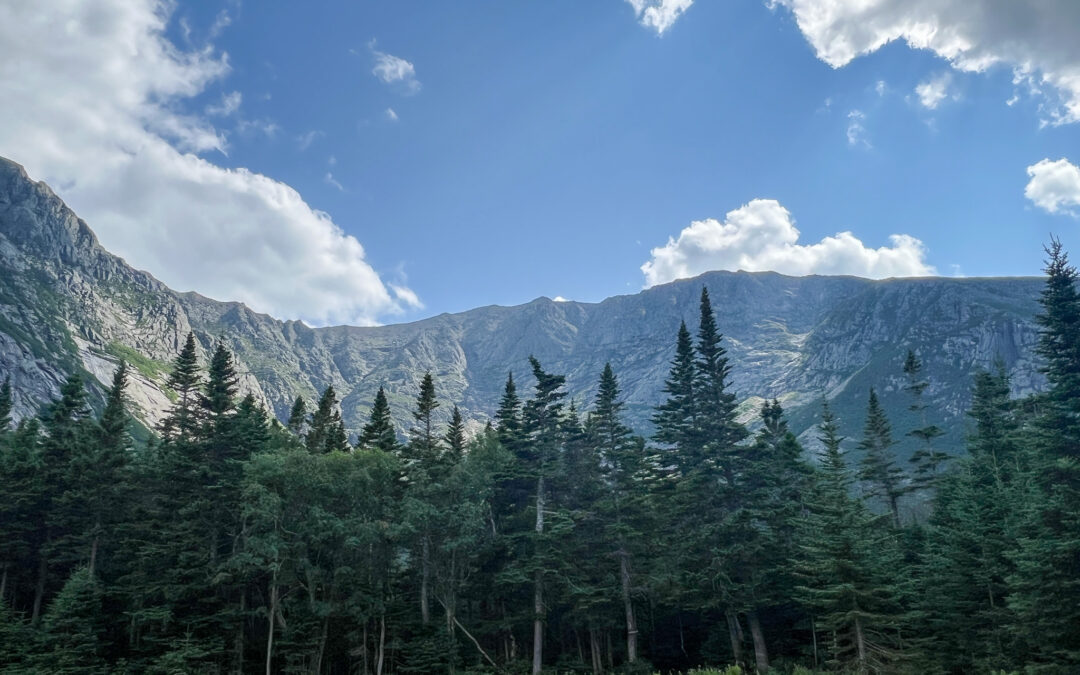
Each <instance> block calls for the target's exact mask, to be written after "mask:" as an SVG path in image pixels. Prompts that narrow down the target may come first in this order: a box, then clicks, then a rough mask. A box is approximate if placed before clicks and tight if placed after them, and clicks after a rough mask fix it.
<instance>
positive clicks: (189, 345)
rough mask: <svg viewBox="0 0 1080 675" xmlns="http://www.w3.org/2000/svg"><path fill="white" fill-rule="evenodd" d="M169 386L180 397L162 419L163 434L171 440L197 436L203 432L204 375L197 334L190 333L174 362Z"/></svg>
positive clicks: (185, 439) (186, 439) (167, 384)
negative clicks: (201, 427)
mask: <svg viewBox="0 0 1080 675" xmlns="http://www.w3.org/2000/svg"><path fill="white" fill-rule="evenodd" d="M166 386H167V387H168V388H169V389H170V390H171V391H172V392H173V393H174V394H175V395H176V399H175V401H174V402H173V405H172V409H171V410H170V411H169V413H168V414H167V415H166V416H165V418H164V419H163V420H162V422H161V433H162V435H163V436H164V437H165V438H166V439H167V440H178V441H189V440H192V439H194V438H195V437H196V436H197V435H198V433H199V425H200V422H201V418H202V415H201V410H202V395H201V392H200V387H201V377H200V375H199V358H198V354H197V353H196V348H195V334H194V333H188V335H187V339H186V340H185V341H184V348H183V349H181V350H180V354H179V355H178V356H177V357H176V360H175V361H174V362H173V369H172V372H171V373H170V374H169V379H168V381H167V382H166Z"/></svg>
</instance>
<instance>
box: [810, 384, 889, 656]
mask: <svg viewBox="0 0 1080 675" xmlns="http://www.w3.org/2000/svg"><path fill="white" fill-rule="evenodd" d="M819 429H820V431H821V436H820V437H819V440H820V441H821V443H822V445H823V446H824V449H823V451H822V454H821V463H820V467H819V469H818V472H817V476H816V478H815V487H814V491H813V494H812V496H811V499H810V500H809V501H808V503H807V513H806V514H805V515H804V516H802V517H801V518H800V520H799V529H798V532H799V536H798V542H799V554H798V557H797V559H796V560H797V562H796V566H795V571H796V574H797V576H798V578H799V580H800V582H801V583H799V584H798V585H797V586H796V588H795V590H796V593H797V597H798V598H799V600H800V602H802V603H803V605H804V606H805V607H806V608H807V609H808V610H809V611H810V613H811V615H812V616H813V617H814V623H813V626H814V632H815V644H817V637H816V635H817V633H818V631H821V632H822V633H823V637H826V638H827V641H826V642H825V645H824V646H825V648H826V649H827V651H828V653H829V659H828V660H829V662H830V665H832V666H834V667H837V668H840V669H844V670H846V669H847V668H849V667H851V668H853V669H854V670H855V671H856V672H860V673H866V672H871V671H878V670H880V669H881V666H882V665H883V663H882V662H883V658H884V657H885V656H887V654H888V652H889V651H890V650H889V648H888V640H889V637H888V634H889V633H890V632H891V629H892V628H893V627H894V626H895V624H893V623H892V622H891V621H890V619H889V617H888V615H887V614H886V613H885V612H883V609H884V608H887V607H888V605H889V601H890V597H889V590H888V584H887V583H886V582H885V581H884V579H883V574H882V573H881V569H880V560H881V559H880V557H879V556H880V550H881V544H882V541H883V538H882V536H881V534H880V530H881V528H880V527H879V526H878V525H877V523H878V521H879V520H880V519H879V518H875V517H874V516H872V515H871V514H870V513H868V512H867V511H866V509H865V507H864V506H863V505H862V503H860V502H859V501H857V500H855V499H852V498H851V496H850V494H849V490H850V487H851V477H850V475H849V473H848V469H847V465H846V463H845V461H844V457H843V454H842V453H841V450H840V444H841V442H842V441H843V439H842V438H841V437H840V435H839V426H838V424H837V422H836V418H835V417H834V416H833V414H832V412H831V411H830V410H829V407H828V405H827V404H826V405H825V406H824V409H823V412H822V421H821V425H820V427H819Z"/></svg>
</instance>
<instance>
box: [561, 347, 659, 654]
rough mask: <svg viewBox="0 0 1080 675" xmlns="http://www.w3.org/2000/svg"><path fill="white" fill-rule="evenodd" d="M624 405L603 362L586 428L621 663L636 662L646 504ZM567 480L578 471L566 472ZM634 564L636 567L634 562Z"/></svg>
mask: <svg viewBox="0 0 1080 675" xmlns="http://www.w3.org/2000/svg"><path fill="white" fill-rule="evenodd" d="M624 407H625V403H624V402H623V401H622V400H621V398H620V391H619V382H618V379H617V378H616V376H615V371H614V370H613V369H612V367H611V364H610V363H606V364H604V371H603V373H602V374H601V375H600V383H599V387H598V388H597V393H596V399H595V401H594V403H593V410H592V413H591V414H590V415H589V424H588V425H587V430H588V437H589V441H590V444H591V445H592V446H593V447H595V448H596V449H597V451H598V452H597V453H596V454H597V457H596V461H597V464H598V468H600V469H601V470H602V473H603V478H604V486H605V487H606V490H605V491H604V493H603V497H602V498H601V499H600V500H599V503H598V510H599V512H600V516H601V518H602V519H603V523H604V538H605V539H606V540H607V541H609V542H611V545H612V546H613V547H614V550H615V558H616V561H617V563H618V571H617V578H618V580H619V599H620V601H621V604H622V614H623V616H624V619H625V628H626V660H627V663H628V664H630V665H633V664H635V663H636V662H637V660H638V633H639V630H638V618H637V610H636V608H635V606H634V595H635V591H636V590H637V587H638V583H637V574H636V573H635V567H637V566H642V563H643V561H642V560H640V556H639V552H640V546H639V545H638V544H639V542H640V541H641V538H642V535H643V532H644V531H645V529H646V528H647V524H646V523H645V522H644V520H645V513H646V512H647V510H648V505H647V504H646V503H645V501H644V500H645V498H646V494H645V485H644V484H643V482H642V481H643V479H644V476H643V473H644V471H645V469H646V467H645V457H644V442H643V441H642V440H641V439H640V438H636V437H634V436H633V432H632V431H631V430H630V428H629V427H627V426H626V425H624V424H623V422H622V419H621V415H622V411H623V408H624ZM570 475H571V477H575V476H577V475H578V472H576V471H571V473H570ZM635 561H636V563H637V564H635Z"/></svg>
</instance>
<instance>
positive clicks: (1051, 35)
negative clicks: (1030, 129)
mask: <svg viewBox="0 0 1080 675" xmlns="http://www.w3.org/2000/svg"><path fill="white" fill-rule="evenodd" d="M768 4H769V5H770V6H772V7H776V6H784V7H787V8H788V9H790V10H791V12H792V13H793V14H794V16H795V20H796V22H797V23H798V25H799V28H800V30H802V32H803V34H804V35H805V36H806V38H807V40H809V41H810V44H811V46H812V47H813V48H814V50H815V51H816V53H817V56H818V58H820V59H821V60H822V61H825V62H826V63H828V64H829V65H831V66H833V67H834V68H840V67H841V66H844V65H846V64H848V63H849V62H851V61H852V59H854V58H856V57H858V56H860V55H863V54H869V53H871V52H874V51H876V50H878V49H880V48H881V47H883V46H884V45H885V44H887V43H889V42H892V41H894V40H903V41H905V42H906V43H907V44H908V45H909V46H910V47H912V48H913V49H927V50H930V51H932V52H934V53H935V54H937V55H938V56H940V57H942V58H944V59H945V60H947V61H948V62H949V63H950V64H951V65H952V66H953V67H954V68H956V69H958V70H962V71H968V72H980V73H981V72H984V71H986V70H987V69H989V68H991V67H992V66H996V65H1001V66H1007V67H1011V68H1012V69H1013V71H1014V74H1015V75H1016V77H1017V79H1018V80H1019V81H1022V82H1027V83H1028V84H1029V86H1030V87H1031V88H1032V91H1033V93H1035V92H1038V93H1039V94H1041V95H1043V96H1044V101H1043V106H1042V114H1043V120H1044V121H1045V122H1047V123H1050V124H1067V123H1071V122H1076V121H1078V120H1080V2H1077V1H1076V0H1009V1H1008V2H1002V1H1001V0H768ZM1041 85H1045V86H1046V87H1048V88H1049V89H1051V90H1052V91H1051V92H1049V93H1043V92H1042V91H1041V90H1040V86H1041Z"/></svg>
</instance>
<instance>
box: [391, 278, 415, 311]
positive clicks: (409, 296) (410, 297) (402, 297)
mask: <svg viewBox="0 0 1080 675" xmlns="http://www.w3.org/2000/svg"><path fill="white" fill-rule="evenodd" d="M387 285H388V286H390V290H391V291H393V292H394V297H395V298H397V299H398V301H400V302H403V303H405V304H406V305H408V306H409V307H412V308H413V309H423V308H424V303H423V302H421V301H420V298H419V297H418V296H417V295H416V293H415V292H413V290H412V289H410V288H407V287H405V286H399V285H397V284H387Z"/></svg>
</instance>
